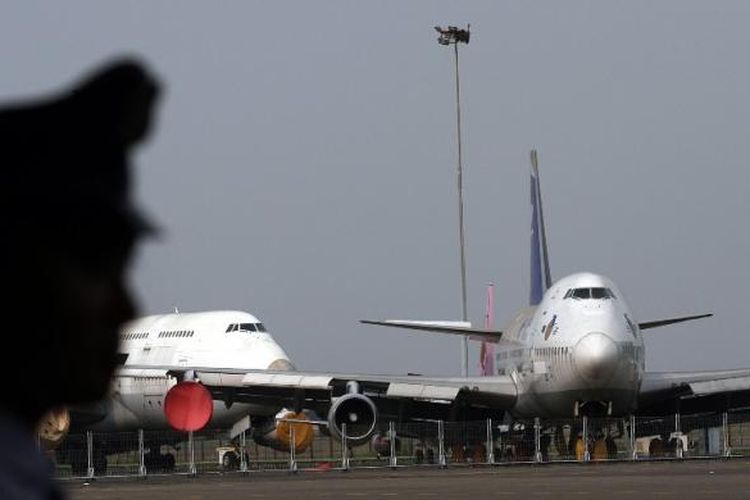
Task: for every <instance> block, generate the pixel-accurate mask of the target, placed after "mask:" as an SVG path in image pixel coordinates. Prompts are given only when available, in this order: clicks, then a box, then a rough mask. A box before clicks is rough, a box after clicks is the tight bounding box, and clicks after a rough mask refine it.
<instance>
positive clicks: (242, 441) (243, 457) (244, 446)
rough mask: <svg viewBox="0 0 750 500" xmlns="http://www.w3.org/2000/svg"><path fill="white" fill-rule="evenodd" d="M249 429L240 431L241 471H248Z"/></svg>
mask: <svg viewBox="0 0 750 500" xmlns="http://www.w3.org/2000/svg"><path fill="white" fill-rule="evenodd" d="M246 433H247V431H242V432H241V433H240V471H241V472H247V434H246Z"/></svg>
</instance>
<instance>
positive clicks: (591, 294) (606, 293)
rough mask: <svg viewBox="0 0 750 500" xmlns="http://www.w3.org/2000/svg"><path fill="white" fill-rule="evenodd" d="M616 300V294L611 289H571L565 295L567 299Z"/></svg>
mask: <svg viewBox="0 0 750 500" xmlns="http://www.w3.org/2000/svg"><path fill="white" fill-rule="evenodd" d="M571 297H572V298H574V299H614V298H615V294H614V293H612V290H610V289H609V288H603V287H594V288H571V289H569V290H568V291H567V292H566V293H565V297H563V298H565V299H568V298H571Z"/></svg>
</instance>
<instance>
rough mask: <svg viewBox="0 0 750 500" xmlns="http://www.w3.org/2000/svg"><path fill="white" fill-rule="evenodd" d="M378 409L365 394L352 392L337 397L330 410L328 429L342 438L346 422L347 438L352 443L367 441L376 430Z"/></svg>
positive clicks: (335, 435)
mask: <svg viewBox="0 0 750 500" xmlns="http://www.w3.org/2000/svg"><path fill="white" fill-rule="evenodd" d="M377 421H378V409H377V408H376V407H375V403H373V402H372V400H371V399H370V398H368V397H367V396H365V395H364V394H359V393H356V392H350V393H348V394H344V395H343V396H341V397H339V398H338V399H336V400H335V401H334V402H333V404H332V405H331V409H330V410H328V429H329V430H330V431H331V434H333V436H334V437H336V438H338V439H341V437H342V434H343V427H342V426H343V424H346V439H347V441H348V442H349V443H351V444H362V443H364V442H366V441H367V440H368V439H369V438H370V436H372V433H373V432H375V424H377Z"/></svg>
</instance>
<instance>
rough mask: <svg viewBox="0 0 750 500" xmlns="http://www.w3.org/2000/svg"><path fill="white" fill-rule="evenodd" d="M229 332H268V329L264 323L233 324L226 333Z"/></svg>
mask: <svg viewBox="0 0 750 500" xmlns="http://www.w3.org/2000/svg"><path fill="white" fill-rule="evenodd" d="M229 332H248V333H254V332H262V333H265V332H266V327H265V326H263V323H232V324H230V325H229V326H228V327H227V330H226V333H229Z"/></svg>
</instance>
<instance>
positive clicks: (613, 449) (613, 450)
mask: <svg viewBox="0 0 750 500" xmlns="http://www.w3.org/2000/svg"><path fill="white" fill-rule="evenodd" d="M607 456H608V457H609V458H610V460H614V459H616V458H617V443H615V440H614V439H613V438H611V437H609V438H607Z"/></svg>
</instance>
